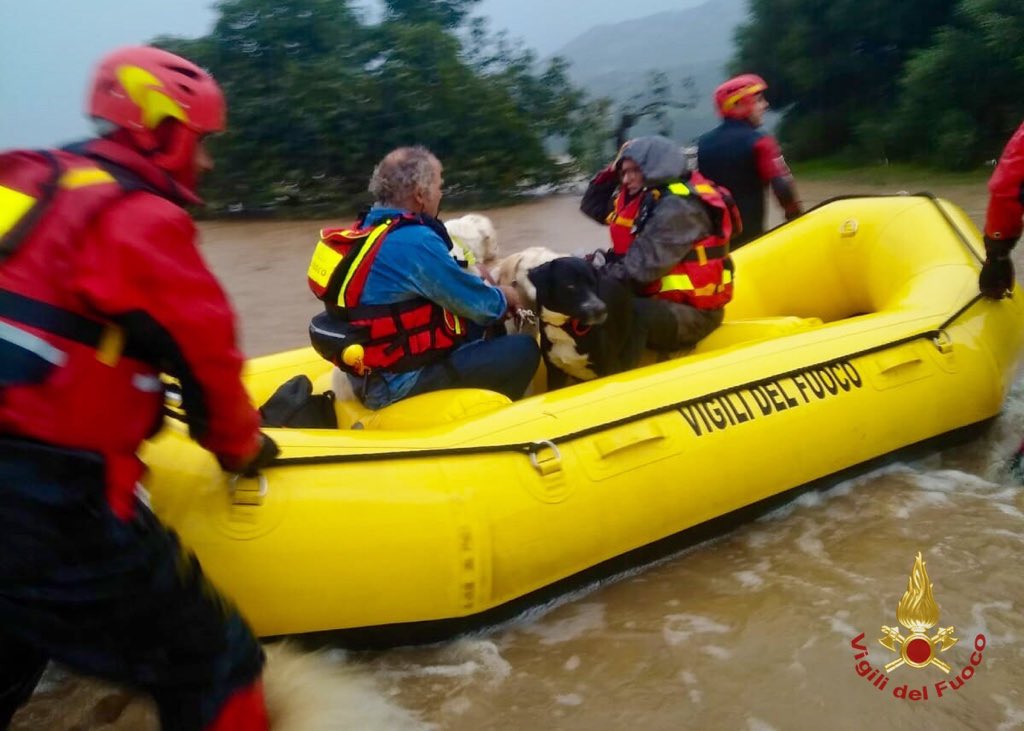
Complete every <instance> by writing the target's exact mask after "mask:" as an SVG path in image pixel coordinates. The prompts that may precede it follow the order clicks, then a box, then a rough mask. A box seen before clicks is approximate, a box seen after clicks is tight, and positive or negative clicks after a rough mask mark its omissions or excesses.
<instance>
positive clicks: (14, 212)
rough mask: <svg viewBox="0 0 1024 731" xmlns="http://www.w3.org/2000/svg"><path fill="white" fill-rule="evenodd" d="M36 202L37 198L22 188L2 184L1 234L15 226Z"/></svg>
mask: <svg viewBox="0 0 1024 731" xmlns="http://www.w3.org/2000/svg"><path fill="white" fill-rule="evenodd" d="M35 202H36V199H35V198H33V197H32V196H30V195H26V194H25V193H22V192H21V191H20V190H14V189H13V188H6V187H4V186H2V185H0V236H5V235H6V234H7V232H8V231H10V230H11V229H12V228H14V226H15V224H17V223H18V221H20V220H21V219H22V216H24V215H25V214H26V213H28V212H29V209H31V208H32V206H33V205H34V204H35Z"/></svg>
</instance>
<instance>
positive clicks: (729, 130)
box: [697, 74, 803, 251]
mask: <svg viewBox="0 0 1024 731" xmlns="http://www.w3.org/2000/svg"><path fill="white" fill-rule="evenodd" d="M767 88H768V85H767V84H766V83H765V81H764V79H762V78H761V77H760V76H757V75H755V74H743V75H741V76H736V77H734V78H732V79H729V80H728V81H726V82H725V83H723V84H722V85H721V86H719V87H718V88H717V89H716V90H715V107H716V108H717V110H718V114H719V115H720V116H721V117H722V123H721V124H720V125H719V126H718V127H716V128H715V129H713V130H711V131H710V132H706V133H705V134H703V135H701V137H700V139H699V140H698V141H697V169H698V170H700V172H701V173H702V174H703V175H704V176H705V177H707V178H710V179H711V180H714V181H715V182H716V183H718V184H719V185H722V186H724V187H726V188H728V189H729V192H730V193H732V196H733V199H734V200H735V201H736V206H737V207H738V208H739V209H740V216H742V218H743V231H742V232H740V233H738V234H737V235H736V236H734V237H733V239H732V243H731V246H732V249H733V251H735V250H736V249H738V248H739V247H741V246H743V244H745V243H747V242H748V241H750V240H752V239H756V238H757V237H758V236H760V235H761V234H763V233H764V217H765V215H764V214H765V210H764V200H765V189H766V188H767V187H768V186H771V189H772V192H773V193H774V194H775V198H776V199H777V200H778V201H779V205H780V206H781V207H782V210H783V213H784V214H785V217H786V220H787V221H791V220H792V219H794V218H796V217H797V216H799V215H800V214H801V213H802V212H803V208H802V207H801V205H800V198H799V197H798V196H797V192H796V186H795V184H794V183H793V175H792V173H790V171H789V167H788V166H787V165H786V160H785V158H783V157H782V150H781V149H779V143H778V142H776V141H775V138H774V137H772V136H771V135H770V134H768V133H766V132H764V131H763V130H761V129H759V127H760V126H761V123H762V121H763V120H764V114H765V112H767V111H768V101H767V99H765V96H764V92H765V90H766V89H767Z"/></svg>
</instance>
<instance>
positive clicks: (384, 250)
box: [314, 146, 540, 409]
mask: <svg viewBox="0 0 1024 731" xmlns="http://www.w3.org/2000/svg"><path fill="white" fill-rule="evenodd" d="M441 173H442V168H441V163H440V161H438V159H437V158H436V157H435V156H434V155H433V154H432V153H431V152H430V151H429V150H427V149H426V148H423V147H419V146H417V147H400V148H398V149H395V150H393V151H391V152H390V153H388V154H387V155H386V156H385V157H384V159H383V160H381V162H380V163H379V164H378V165H377V167H376V168H375V169H374V171H373V176H372V177H371V179H370V185H369V190H370V192H371V193H372V194H373V195H374V197H375V199H376V201H377V202H376V203H375V204H374V206H373V207H372V208H371V209H370V211H369V212H368V213H367V215H366V216H365V218H364V219H363V220H362V221H361V223H360V226H361V228H362V229H363V230H368V229H375V230H376V229H379V232H378V234H379V235H377V236H374V235H373V234H370V235H369V237H368V238H367V239H366V242H365V243H361V244H359V249H358V250H357V252H353V255H351V256H348V255H346V256H344V257H342V259H341V260H340V261H338V262H336V263H335V270H334V271H331V272H326V273H325V277H324V281H325V282H327V281H328V280H329V281H330V283H331V286H330V289H331V292H330V294H329V295H328V296H325V297H322V298H323V299H325V303H326V304H327V309H328V313H330V314H331V315H333V316H334V317H335V318H336V319H341V320H346V321H347V322H348V323H350V324H354V325H356V326H357V327H358V328H360V329H362V330H363V331H364V332H367V333H377V334H379V333H385V335H382V336H378V335H374V336H373V337H374V340H373V341H372V342H367V343H364V345H365V354H364V356H363V359H361V362H360V365H359V370H360V371H361V372H362V373H361V375H359V374H356V373H352V372H351V371H349V378H350V380H351V382H352V386H353V390H354V391H355V393H356V394H357V395H358V396H359V398H360V399H361V400H362V402H363V403H364V404H365V405H366V406H368V407H370V408H373V409H379V408H382V407H384V406H387V405H388V404H391V403H394V402H395V401H398V400H399V399H403V398H408V397H409V396H415V395H417V394H421V393H426V392H428V391H437V390H441V389H445V388H484V389H489V390H492V391H498V392H500V393H503V394H505V395H506V396H508V397H509V398H511V399H516V398H519V397H521V396H522V395H523V393H524V392H525V391H526V388H527V386H528V385H529V384H530V381H531V380H532V378H533V375H534V373H535V371H536V370H537V365H538V362H539V360H540V350H539V348H538V347H537V343H536V342H535V341H534V339H533V338H532V337H530V336H529V335H506V336H501V337H494V338H484V337H483V333H484V331H485V328H487V327H488V326H490V325H493V324H495V323H498V322H500V321H501V320H502V319H503V318H504V317H505V315H506V313H508V311H509V310H510V309H514V308H516V307H518V306H519V304H520V303H519V301H518V296H517V294H516V291H515V289H513V288H512V287H505V286H502V287H494V286H491V285H490V284H488V283H487V282H485V281H483V280H482V279H481V278H480V277H478V276H475V275H474V274H472V273H470V272H468V271H466V270H465V269H463V268H460V267H459V265H458V264H457V263H456V262H455V260H454V259H453V258H452V256H451V254H450V250H451V248H452V242H451V239H450V238H449V236H448V233H447V231H446V230H445V228H444V226H443V225H442V224H441V222H440V221H438V220H437V214H438V209H439V208H440V205H441V186H442V184H443V180H442V177H441ZM346 233H348V232H346ZM328 238H329V237H328ZM356 254H358V255H356ZM314 261H316V256H314ZM341 272H344V276H338V274H339V273H341ZM339 365H340V364H339Z"/></svg>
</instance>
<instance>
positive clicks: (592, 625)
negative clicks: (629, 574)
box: [522, 602, 607, 645]
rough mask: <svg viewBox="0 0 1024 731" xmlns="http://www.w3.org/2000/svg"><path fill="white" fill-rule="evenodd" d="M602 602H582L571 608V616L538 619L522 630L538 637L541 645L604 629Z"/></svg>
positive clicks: (564, 640) (567, 640)
mask: <svg viewBox="0 0 1024 731" xmlns="http://www.w3.org/2000/svg"><path fill="white" fill-rule="evenodd" d="M604 611H605V606H604V604H599V603H596V602H584V603H582V604H577V605H576V606H575V607H573V608H572V616H569V617H565V618H560V619H554V620H545V621H539V622H537V623H535V624H533V625H530V626H529V627H523V628H522V631H523V632H525V633H527V634H531V635H536V636H538V637H540V638H541V639H540V643H541V644H542V645H557V644H559V643H562V642H570V641H571V640H574V639H576V638H577V637H581V636H583V635H584V634H586V633H587V632H593V631H596V630H601V629H604V628H605V627H606V626H607V624H606V622H605V619H604Z"/></svg>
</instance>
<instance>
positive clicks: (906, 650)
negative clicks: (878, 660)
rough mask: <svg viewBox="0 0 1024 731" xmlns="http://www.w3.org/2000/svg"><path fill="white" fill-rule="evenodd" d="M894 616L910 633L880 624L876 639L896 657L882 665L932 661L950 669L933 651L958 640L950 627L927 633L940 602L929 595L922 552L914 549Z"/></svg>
mask: <svg viewBox="0 0 1024 731" xmlns="http://www.w3.org/2000/svg"><path fill="white" fill-rule="evenodd" d="M896 619H897V621H899V623H900V624H901V625H903V626H904V627H905V628H906V629H907V630H908V631H909V632H910V634H909V635H907V636H906V637H904V636H903V635H902V634H900V631H899V629H897V628H895V627H887V626H886V625H884V624H883V625H882V635H883V636H882V637H880V638H879V639H878V642H879V644H880V645H882V647H884V648H886V649H887V650H891V651H892V652H898V653H899V657H898V658H896V659H895V660H893V661H892V662H890V663H888V664H887V665H886V666H885V672H887V673H889V672H892V671H893V670H895V669H896V668H898V667H900V666H901V665H909V666H910V667H912V668H923V667H927V666H928V665H935V666H936V667H938V668H939V669H941V670H942V672H944V673H948V672H949V665H947V664H946V663H944V662H943V661H942V660H940V659H939V658H938V657H936V655H937V654H938V653H939V652H945V651H946V650H948V649H949V648H951V647H952V646H953V645H955V644H956V643H957V642H958V641H959V640H958V638H956V637H954V636H953V627H952V626H950V627H942V628H940V629H939V630H937V631H936V632H935V634H934V635H931V636H930V637H929V635H928V630H930V629H931V628H932V627H934V626H935V625H936V624H938V623H939V605H938V602H936V601H935V597H934V596H932V583H931V581H930V580H929V579H928V572H927V571H925V568H924V559H922V558H921V552H920V551H918V552H917V557H916V558H915V559H914V568H913V569H912V570H911V572H910V578H909V579H907V590H906V591H905V592H904V593H903V598H902V599H900V603H899V605H898V606H897V607H896Z"/></svg>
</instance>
